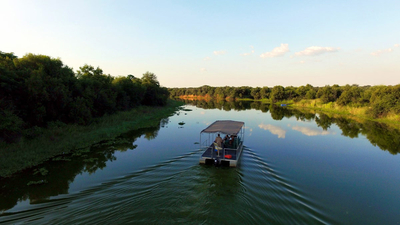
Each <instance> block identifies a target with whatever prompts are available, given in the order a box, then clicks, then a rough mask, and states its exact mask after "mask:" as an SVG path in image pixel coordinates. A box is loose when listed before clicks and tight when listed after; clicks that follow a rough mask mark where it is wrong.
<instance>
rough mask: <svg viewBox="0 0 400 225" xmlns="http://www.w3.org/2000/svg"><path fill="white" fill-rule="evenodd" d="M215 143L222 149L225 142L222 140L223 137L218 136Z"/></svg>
mask: <svg viewBox="0 0 400 225" xmlns="http://www.w3.org/2000/svg"><path fill="white" fill-rule="evenodd" d="M214 142H215V143H217V145H218V147H222V142H223V140H222V138H221V136H220V135H219V134H218V136H217V137H216V138H215V141H214Z"/></svg>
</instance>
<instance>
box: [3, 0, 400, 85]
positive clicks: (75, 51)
mask: <svg viewBox="0 0 400 225" xmlns="http://www.w3.org/2000/svg"><path fill="white" fill-rule="evenodd" d="M0 8H1V11H2V20H1V21H0V27H1V35H0V51H3V52H14V53H15V54H16V55H17V56H18V57H22V56H23V55H25V54H26V53H34V54H44V55H49V56H51V57H54V58H60V59H61V60H62V61H63V62H64V64H66V65H68V66H70V67H73V68H74V70H75V71H76V70H77V69H79V67H80V66H83V65H84V64H89V65H92V66H95V67H96V66H99V67H100V68H101V69H103V71H104V73H106V74H111V75H113V76H118V75H123V76H126V75H128V74H132V75H134V76H136V77H141V76H142V74H143V73H145V72H146V71H150V72H153V73H155V74H156V75H157V77H158V80H159V81H160V83H161V85H162V86H165V87H199V86H202V85H210V86H226V85H227V86H252V87H256V86H259V87H263V86H269V87H273V86H275V85H282V86H285V87H286V86H301V85H306V84H312V85H314V86H324V85H333V84H339V85H345V84H359V85H380V84H384V85H396V84H399V83H400V82H399V81H400V79H399V77H400V47H399V44H400V13H399V12H400V1H398V0H396V1H388V0H382V1H351V0H350V1H234V0H230V1H208V0H202V1H194V0H192V1H189V0H186V1H183V0H181V1H167V0H164V1H153V0H146V1H35V0H29V1H28V0H27V1H19V0H14V1H4V0H0Z"/></svg>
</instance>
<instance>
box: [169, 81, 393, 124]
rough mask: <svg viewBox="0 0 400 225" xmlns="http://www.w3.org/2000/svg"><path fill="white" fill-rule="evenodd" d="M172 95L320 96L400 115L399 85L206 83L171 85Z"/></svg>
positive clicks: (372, 112) (282, 98)
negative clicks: (261, 85)
mask: <svg viewBox="0 0 400 225" xmlns="http://www.w3.org/2000/svg"><path fill="white" fill-rule="evenodd" d="M169 92H170V96H171V97H173V98H178V97H180V96H190V95H194V96H207V97H211V98H217V99H227V98H228V99H243V98H248V99H253V100H260V99H268V100H270V101H271V102H272V103H276V102H281V101H287V100H292V101H294V102H299V101H301V100H311V99H319V100H320V101H321V102H322V103H324V104H326V103H330V102H334V103H336V104H337V105H339V106H352V107H363V106H368V107H369V109H368V111H367V114H368V115H369V116H371V117H373V118H378V117H383V116H386V115H387V114H389V113H394V114H400V84H398V85H395V86H385V85H377V86H359V85H345V86H339V85H332V86H331V85H326V86H324V87H313V86H312V85H310V84H307V85H303V86H300V87H293V86H289V87H283V86H280V85H277V86H274V87H272V88H270V87H262V88H261V87H255V88H253V87H248V86H242V87H230V86H225V87H211V86H208V85H204V86H201V87H197V88H169Z"/></svg>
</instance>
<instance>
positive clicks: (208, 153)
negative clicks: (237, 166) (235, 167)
mask: <svg viewBox="0 0 400 225" xmlns="http://www.w3.org/2000/svg"><path fill="white" fill-rule="evenodd" d="M213 150H214V149H213V147H208V148H207V150H206V151H204V153H203V155H202V156H201V157H203V158H210V159H216V158H220V159H226V160H237V152H238V151H237V150H236V149H228V148H225V151H224V149H222V150H219V156H218V152H217V150H214V151H213ZM226 155H231V156H232V158H230V159H228V158H225V156H226Z"/></svg>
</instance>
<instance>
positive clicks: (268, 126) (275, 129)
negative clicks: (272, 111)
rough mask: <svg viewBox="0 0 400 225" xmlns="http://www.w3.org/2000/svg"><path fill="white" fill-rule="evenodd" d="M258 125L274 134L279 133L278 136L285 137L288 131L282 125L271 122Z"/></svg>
mask: <svg viewBox="0 0 400 225" xmlns="http://www.w3.org/2000/svg"><path fill="white" fill-rule="evenodd" d="M258 127H259V128H261V129H263V130H269V131H270V132H271V133H272V134H275V135H278V138H285V135H286V131H285V130H284V129H282V128H280V127H277V126H274V125H271V124H260V125H258Z"/></svg>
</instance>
